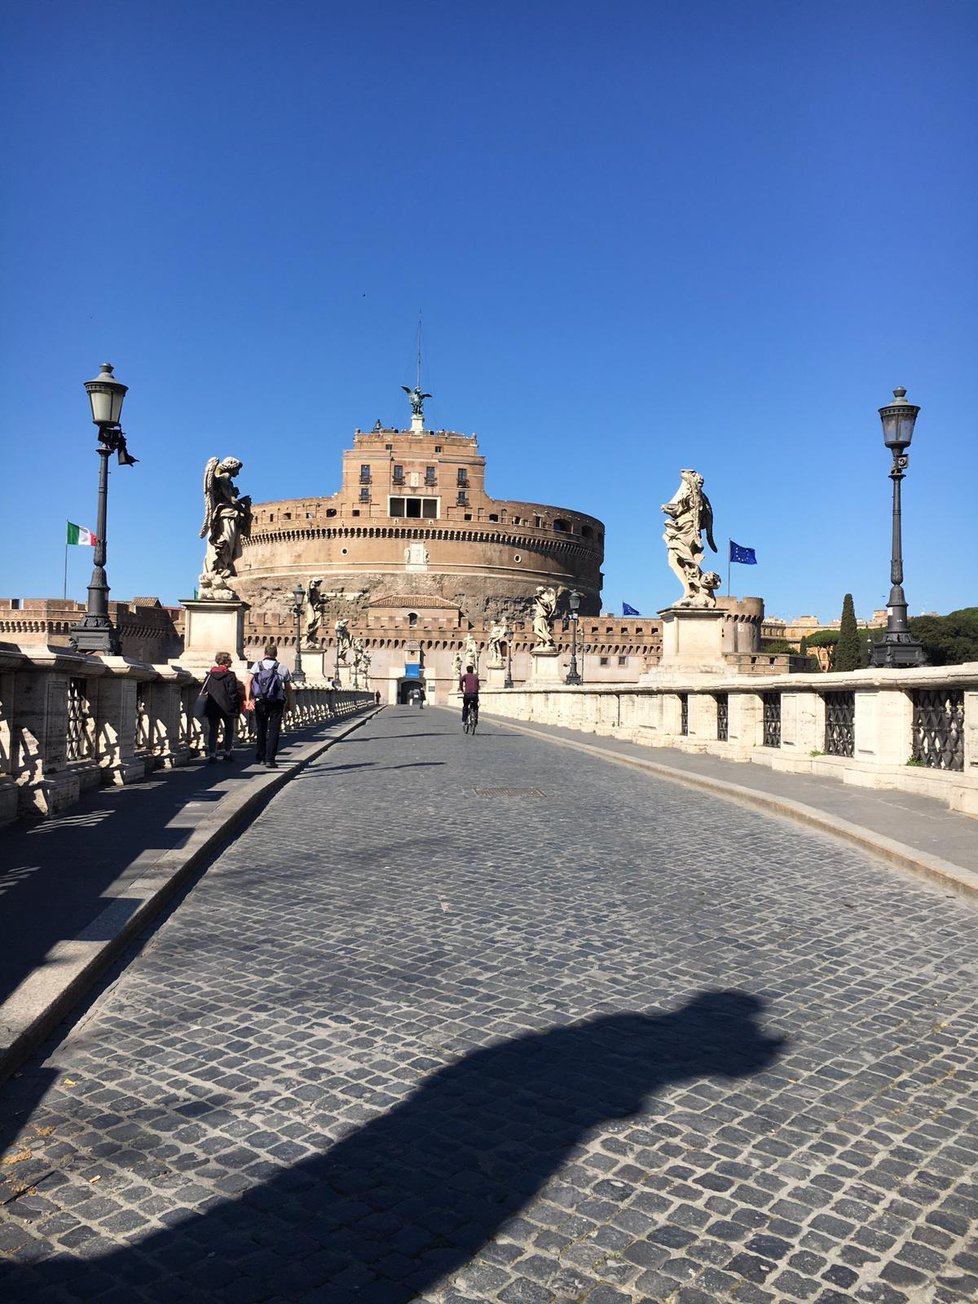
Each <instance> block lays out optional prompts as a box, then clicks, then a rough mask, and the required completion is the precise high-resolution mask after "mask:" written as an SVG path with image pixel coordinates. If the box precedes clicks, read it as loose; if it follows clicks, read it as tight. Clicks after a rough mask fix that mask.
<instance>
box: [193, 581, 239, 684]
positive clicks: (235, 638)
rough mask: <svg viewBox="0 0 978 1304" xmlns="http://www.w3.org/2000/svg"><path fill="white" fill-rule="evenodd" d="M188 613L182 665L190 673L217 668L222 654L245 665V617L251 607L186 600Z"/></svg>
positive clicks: (197, 599) (217, 601) (237, 603)
mask: <svg viewBox="0 0 978 1304" xmlns="http://www.w3.org/2000/svg"><path fill="white" fill-rule="evenodd" d="M180 605H181V607H183V609H184V611H185V612H186V616H185V621H184V633H183V652H182V654H181V656H180V657H179V661H180V664H181V665H182V666H186V667H187V669H188V670H192V669H194V668H195V667H196V666H207V667H208V668H209V667H210V666H212V665H213V664H214V656H215V654H216V653H218V652H230V653H231V656H232V657H233V658H234V659H235V660H236V661H244V614H245V612H246V611H247V610H248V603H247V602H241V601H240V600H239V599H235V601H234V602H224V601H219V600H218V599H204V598H184V599H183V600H182V601H181V603H180Z"/></svg>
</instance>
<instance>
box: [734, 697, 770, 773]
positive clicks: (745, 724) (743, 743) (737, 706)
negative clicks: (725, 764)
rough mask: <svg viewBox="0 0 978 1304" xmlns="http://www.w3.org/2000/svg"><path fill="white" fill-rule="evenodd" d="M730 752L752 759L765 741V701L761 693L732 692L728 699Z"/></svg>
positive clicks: (739, 758)
mask: <svg viewBox="0 0 978 1304" xmlns="http://www.w3.org/2000/svg"><path fill="white" fill-rule="evenodd" d="M727 739H728V742H729V744H730V746H729V748H728V753H732V754H733V755H734V756H735V757H736V758H737V759H738V760H745V761H746V760H750V756H751V753H752V752H753V750H754V748H755V747H760V746H761V744H762V742H763V741H764V702H763V699H762V698H761V696H760V694H759V693H735V692H731V694H730V696H729V698H728V699H727Z"/></svg>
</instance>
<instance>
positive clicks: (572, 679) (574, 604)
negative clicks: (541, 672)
mask: <svg viewBox="0 0 978 1304" xmlns="http://www.w3.org/2000/svg"><path fill="white" fill-rule="evenodd" d="M567 605H568V606H569V607H570V623H571V659H570V669H569V670H568V671H567V675H566V678H565V679H564V683H565V684H579V683H580V682H581V676H580V675H579V674H578V673H577V613H578V612H579V611H580V609H581V595H580V594H579V593H578V591H577V589H571V591H570V593H568V595H567Z"/></svg>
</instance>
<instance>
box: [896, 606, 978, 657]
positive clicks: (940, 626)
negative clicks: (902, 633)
mask: <svg viewBox="0 0 978 1304" xmlns="http://www.w3.org/2000/svg"><path fill="white" fill-rule="evenodd" d="M910 629H911V631H912V632H913V633H914V635H916V637H917V638H919V639H920V641H921V643H922V645H923V648H924V654H925V655H926V657H927V662H928V664H929V665H932V666H957V665H961V663H962V662H964V661H978V607H961V608H960V609H959V610H958V611H951V612H949V613H948V614H947V615H946V616H914V618H913V619H912V620H911V621H910Z"/></svg>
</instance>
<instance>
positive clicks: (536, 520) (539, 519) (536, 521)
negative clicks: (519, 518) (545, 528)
mask: <svg viewBox="0 0 978 1304" xmlns="http://www.w3.org/2000/svg"><path fill="white" fill-rule="evenodd" d="M533 524H534V525H535V526H536V527H537V529H538V530H539V528H540V526H541V525H542V524H543V517H542V516H534V518H533Z"/></svg>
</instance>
